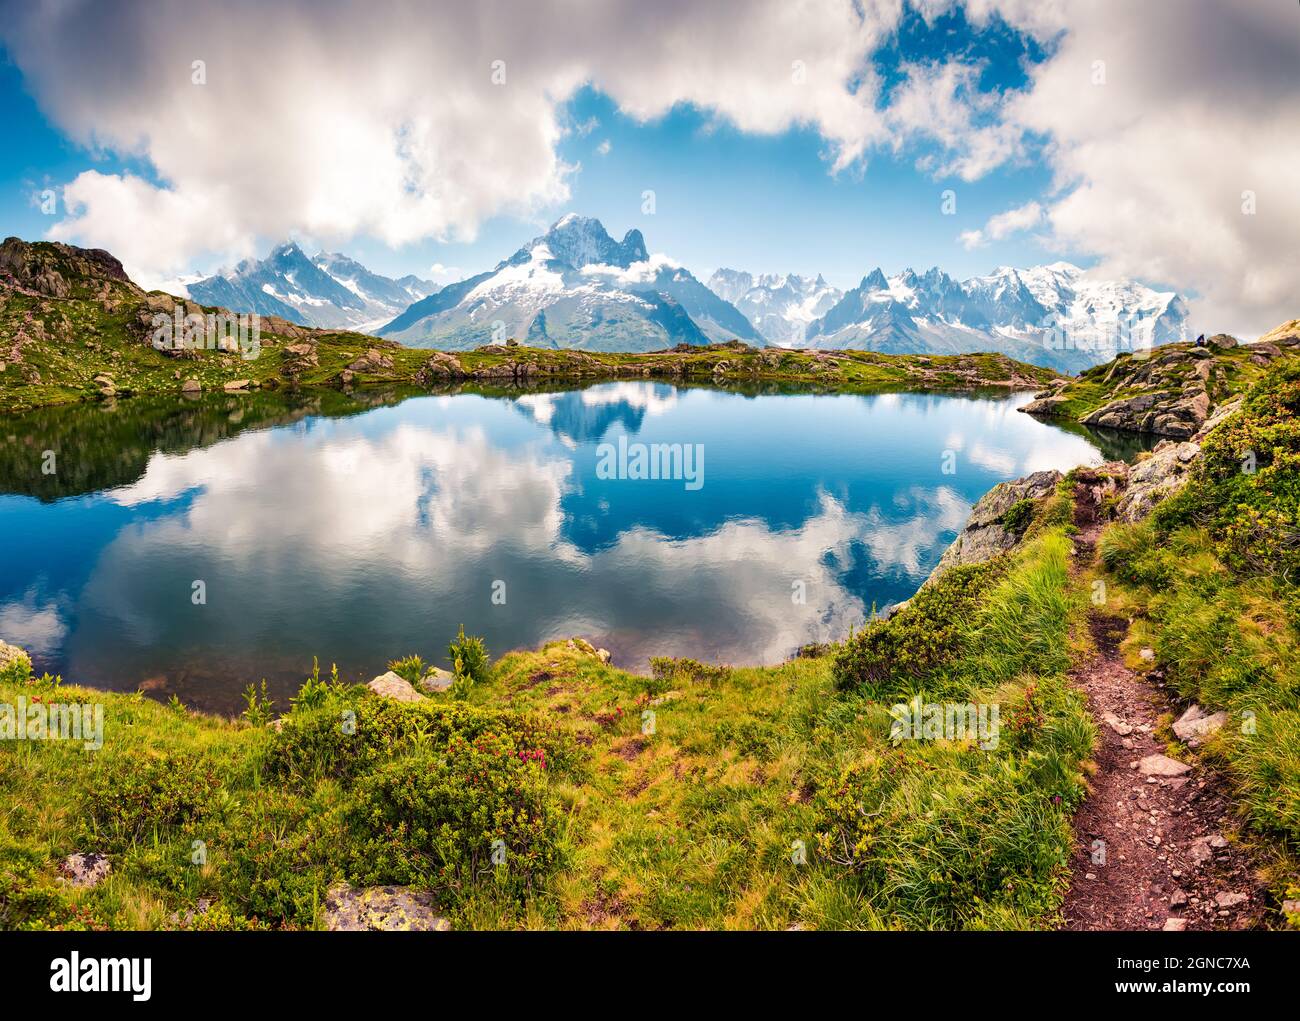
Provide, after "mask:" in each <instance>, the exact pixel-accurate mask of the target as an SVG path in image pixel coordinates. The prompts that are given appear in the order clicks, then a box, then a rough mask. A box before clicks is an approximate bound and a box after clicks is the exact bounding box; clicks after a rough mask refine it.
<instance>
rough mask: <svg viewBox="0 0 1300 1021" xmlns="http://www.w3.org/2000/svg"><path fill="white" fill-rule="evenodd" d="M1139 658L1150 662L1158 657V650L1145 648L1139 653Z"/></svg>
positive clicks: (1144, 661)
mask: <svg viewBox="0 0 1300 1021" xmlns="http://www.w3.org/2000/svg"><path fill="white" fill-rule="evenodd" d="M1138 658H1139V659H1140V660H1142V662H1143V663H1150V662H1152V661H1153V660H1154V659H1155V658H1156V651H1155V649H1143V650H1142V651H1141V652H1139V653H1138Z"/></svg>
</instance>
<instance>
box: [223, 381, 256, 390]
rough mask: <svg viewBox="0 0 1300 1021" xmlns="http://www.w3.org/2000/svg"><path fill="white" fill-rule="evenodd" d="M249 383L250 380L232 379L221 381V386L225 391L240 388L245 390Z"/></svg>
mask: <svg viewBox="0 0 1300 1021" xmlns="http://www.w3.org/2000/svg"><path fill="white" fill-rule="evenodd" d="M250 385H251V380H247V379H232V380H230V381H229V382H226V383H223V384H222V385H221V388H222V389H223V390H225V391H226V392H227V393H236V392H238V391H240V390H247V389H248V388H249V386H250Z"/></svg>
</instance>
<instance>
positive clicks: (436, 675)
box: [371, 666, 456, 694]
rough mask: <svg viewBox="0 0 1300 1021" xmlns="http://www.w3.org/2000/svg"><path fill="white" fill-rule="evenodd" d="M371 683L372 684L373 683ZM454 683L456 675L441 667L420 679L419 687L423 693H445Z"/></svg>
mask: <svg viewBox="0 0 1300 1021" xmlns="http://www.w3.org/2000/svg"><path fill="white" fill-rule="evenodd" d="M371 683H374V682H373V681H372V682H371ZM455 683H456V675H455V674H453V673H452V672H451V671H450V670H444V669H442V667H437V666H436V667H433V668H432V669H430V670H429V672H428V673H427V674H425V675H424V676H423V677H421V678H420V687H421V688H423V689H424V690H425V691H427V692H430V693H434V694H436V693H437V692H440V691H446V690H447V689H449V688H450V687H451V686H452V685H453V684H455Z"/></svg>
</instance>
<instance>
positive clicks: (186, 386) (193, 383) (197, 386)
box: [181, 378, 203, 394]
mask: <svg viewBox="0 0 1300 1021" xmlns="http://www.w3.org/2000/svg"><path fill="white" fill-rule="evenodd" d="M202 389H203V384H202V383H200V382H199V381H198V380H197V379H194V378H190V379H187V380H186V381H185V382H184V383H182V384H181V393H185V394H196V393H198V392H199V391H200V390H202Z"/></svg>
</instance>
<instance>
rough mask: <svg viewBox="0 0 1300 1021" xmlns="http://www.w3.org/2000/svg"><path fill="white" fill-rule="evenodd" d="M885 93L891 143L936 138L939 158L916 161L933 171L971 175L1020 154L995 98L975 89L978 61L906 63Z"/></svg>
mask: <svg viewBox="0 0 1300 1021" xmlns="http://www.w3.org/2000/svg"><path fill="white" fill-rule="evenodd" d="M903 70H904V74H905V78H904V81H903V83H902V84H901V85H899V86H898V87H897V88H896V89H895V90H894V92H893V94H892V95H891V96H890V98H889V109H888V113H887V117H888V120H889V124H890V126H891V127H892V128H893V130H894V147H895V148H896V149H899V148H901V147H902V146H903V145H904V144H905V143H906V142H908V141H909V140H921V141H924V142H937V143H938V144H939V146H940V148H941V150H942V153H943V158H940V157H938V156H936V155H934V154H931V153H927V154H926V155H925V156H924V157H922V158H921V159H919V160H918V161H917V166H918V168H919V169H921V170H925V171H928V172H931V173H933V174H934V175H935V176H937V177H954V176H955V177H960V178H961V179H962V180H964V181H973V180H975V179H977V178H979V177H983V176H984V175H985V174H987V173H988V172H989V171H990V170H993V169H994V168H995V167H998V166H1000V165H1001V164H1003V163H1005V162H1007V161H1008V160H1011V159H1013V158H1015V157H1017V156H1019V155H1020V151H1021V132H1020V130H1019V129H1018V128H1016V127H1015V126H1014V125H1011V124H1007V123H1005V122H1004V121H1002V120H1001V118H1000V113H1001V103H1002V101H1001V99H1000V97H999V96H997V95H995V94H991V93H985V92H981V91H980V89H979V78H980V74H981V73H982V71H983V67H982V65H980V64H976V63H970V62H967V61H962V60H952V61H948V62H944V63H941V62H938V61H935V62H931V63H924V64H909V65H906V66H905V67H904V69H903Z"/></svg>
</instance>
